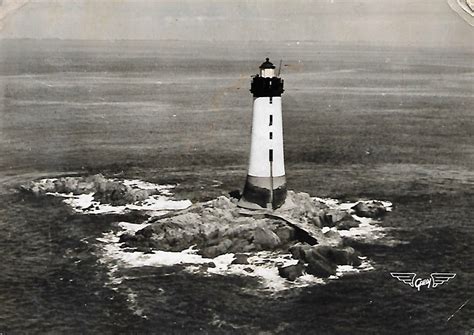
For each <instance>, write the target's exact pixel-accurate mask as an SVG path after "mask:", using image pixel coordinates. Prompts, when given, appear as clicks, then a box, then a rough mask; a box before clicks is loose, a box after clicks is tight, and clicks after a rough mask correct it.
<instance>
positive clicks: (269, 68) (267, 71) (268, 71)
mask: <svg viewBox="0 0 474 335" xmlns="http://www.w3.org/2000/svg"><path fill="white" fill-rule="evenodd" d="M260 75H261V76H262V77H266V78H272V77H274V76H275V65H273V63H271V62H270V59H269V58H266V59H265V62H263V63H262V65H260Z"/></svg>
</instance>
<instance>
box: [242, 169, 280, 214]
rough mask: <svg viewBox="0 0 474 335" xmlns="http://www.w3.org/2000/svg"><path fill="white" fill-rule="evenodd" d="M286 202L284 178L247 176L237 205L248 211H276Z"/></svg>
mask: <svg viewBox="0 0 474 335" xmlns="http://www.w3.org/2000/svg"><path fill="white" fill-rule="evenodd" d="M285 200H286V178H285V176H281V177H254V176H247V181H246V183H245V187H244V192H243V194H242V197H241V198H240V201H239V203H238V206H239V207H243V208H248V209H262V208H265V209H277V208H279V207H280V206H281V205H283V204H284V203H285Z"/></svg>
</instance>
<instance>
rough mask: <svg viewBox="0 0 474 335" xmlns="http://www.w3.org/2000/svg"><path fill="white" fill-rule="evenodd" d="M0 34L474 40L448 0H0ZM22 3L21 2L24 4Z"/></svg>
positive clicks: (432, 43) (434, 43)
mask: <svg viewBox="0 0 474 335" xmlns="http://www.w3.org/2000/svg"><path fill="white" fill-rule="evenodd" d="M0 3H1V4H2V5H1V10H0V24H1V25H0V38H24V37H28V38H62V39H178V40H217V41H222V40H224V41H225V40H275V41H278V40H313V41H323V42H337V43H345V42H348V43H358V42H362V43H370V44H374V45H376V44H384V45H386V44H391V45H403V46H405V45H420V46H447V47H451V46H464V47H468V48H472V47H473V45H474V39H473V37H474V27H472V26H471V25H469V24H468V23H467V22H466V21H464V20H463V19H462V18H461V17H460V16H459V15H458V14H456V13H455V12H454V11H453V10H452V9H451V8H450V7H449V6H448V4H447V0H313V1H309V0H291V1H290V0H284V1H283V0H282V1H270V0H253V1H250V0H249V1H230V0H222V1H210V0H187V1H157V0H156V1H154V0H150V1H143V0H90V1H89V0H77V1H76V0H56V1H54V0H32V1H24V0H3V1H2V0H0ZM23 3H25V4H23Z"/></svg>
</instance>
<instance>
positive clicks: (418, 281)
mask: <svg viewBox="0 0 474 335" xmlns="http://www.w3.org/2000/svg"><path fill="white" fill-rule="evenodd" d="M390 274H391V275H392V277H393V278H396V279H398V280H399V281H401V282H402V283H404V284H407V285H409V286H411V287H414V288H416V289H417V290H418V291H420V289H421V287H422V286H426V287H427V288H435V287H438V286H439V285H442V284H444V283H446V282H447V281H449V280H450V279H452V278H454V277H456V274H455V273H447V272H446V273H445V272H435V273H432V274H431V276H430V278H424V279H423V278H417V277H416V273H414V272H390Z"/></svg>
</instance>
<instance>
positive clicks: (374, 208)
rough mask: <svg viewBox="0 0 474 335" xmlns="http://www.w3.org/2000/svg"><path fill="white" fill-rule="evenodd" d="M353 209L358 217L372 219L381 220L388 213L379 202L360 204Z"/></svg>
mask: <svg viewBox="0 0 474 335" xmlns="http://www.w3.org/2000/svg"><path fill="white" fill-rule="evenodd" d="M352 209H353V210H354V212H355V214H356V215H358V216H361V217H366V218H372V219H377V218H381V217H383V216H384V215H385V214H386V213H387V210H386V209H385V207H384V205H383V204H382V203H381V202H379V201H372V202H358V203H357V205H355V206H354V207H352Z"/></svg>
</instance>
